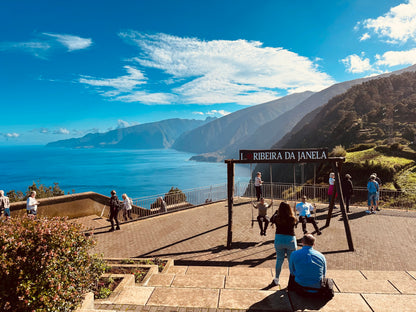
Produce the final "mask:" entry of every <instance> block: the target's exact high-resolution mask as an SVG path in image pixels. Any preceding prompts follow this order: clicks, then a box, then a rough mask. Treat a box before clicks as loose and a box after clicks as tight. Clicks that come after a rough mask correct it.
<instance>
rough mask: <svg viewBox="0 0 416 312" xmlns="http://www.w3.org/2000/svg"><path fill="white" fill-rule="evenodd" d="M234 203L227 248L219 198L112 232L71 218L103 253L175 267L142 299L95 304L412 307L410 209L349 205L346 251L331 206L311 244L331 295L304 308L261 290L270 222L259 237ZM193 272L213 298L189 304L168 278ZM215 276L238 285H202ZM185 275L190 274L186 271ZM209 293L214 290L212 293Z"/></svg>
mask: <svg viewBox="0 0 416 312" xmlns="http://www.w3.org/2000/svg"><path fill="white" fill-rule="evenodd" d="M235 204H236V205H235V207H234V226H233V242H234V243H233V248H232V249H231V250H227V249H226V248H225V246H224V245H225V244H226V235H227V206H226V202H220V203H214V204H209V205H205V206H201V207H197V208H193V209H189V210H185V211H180V212H176V213H170V214H166V215H162V216H159V217H154V218H149V219H145V220H140V221H134V222H129V223H124V224H122V225H121V230H120V231H115V232H112V233H108V232H107V231H108V229H109V223H108V222H107V221H106V220H105V219H101V218H97V217H87V218H83V219H79V220H78V221H79V222H81V223H82V224H84V226H85V227H86V228H88V229H89V230H92V229H94V230H93V231H92V232H93V233H94V236H95V238H96V240H97V246H96V248H95V250H94V251H95V252H97V253H103V254H104V256H105V257H118V258H124V257H125V258H127V257H161V258H172V259H174V260H175V266H174V268H175V267H177V268H176V269H173V268H172V270H176V271H172V272H168V273H170V274H173V276H171V277H169V278H171V280H170V282H169V283H167V282H166V281H165V282H163V283H162V284H161V285H160V284H157V283H156V284H154V285H153V284H150V285H148V286H150V288H151V291H150V290H149V289H150V288H149V289H148V290H147V291H148V296H147V297H146V300H144V301H143V302H142V304H139V305H129V304H128V302H126V304H123V303H121V302H118V304H115V303H113V304H109V305H100V306H99V308H102V309H110V310H115V311H129V309H130V310H131V311H231V310H226V309H241V311H246V310H247V309H248V310H249V311H255V310H264V309H266V310H267V309H268V310H274V311H277V310H279V309H281V310H282V311H303V310H308V309H309V311H310V310H320V311H321V310H322V311H391V310H397V311H416V248H415V246H414V242H415V241H416V234H415V233H416V213H415V212H406V211H393V210H386V209H385V210H382V211H380V212H378V213H377V214H375V215H366V214H365V208H363V207H352V208H351V211H352V213H351V214H349V219H350V226H351V232H352V236H353V242H354V247H355V251H353V252H350V251H348V244H347V240H346V237H345V230H344V223H343V221H342V218H341V214H340V212H339V210H335V211H334V215H333V217H332V220H331V225H330V227H328V228H323V229H322V235H321V236H318V238H317V244H316V249H317V250H319V251H321V252H323V253H324V254H325V256H326V258H327V263H328V270H329V273H328V276H329V277H333V278H334V280H335V283H336V286H337V291H338V293H337V294H336V297H335V298H334V299H333V300H331V301H330V302H329V303H328V304H327V305H325V306H320V307H316V306H315V307H313V306H306V307H305V306H302V304H300V305H299V302H300V301H299V300H298V299H296V297H293V295H292V296H288V295H287V293H286V292H285V291H283V290H282V291H279V290H275V289H266V288H265V287H266V286H267V285H268V284H269V283H270V281H271V278H272V276H273V274H274V273H273V269H274V266H275V258H274V257H275V251H274V246H273V239H274V228H270V229H269V231H268V233H267V236H265V237H264V236H263V237H262V236H260V235H259V230H258V226H257V224H256V223H255V224H254V226H253V227H251V214H252V209H251V206H250V204H249V203H247V202H244V201H242V200H241V201H240V202H238V201H237V202H236V203H235ZM317 210H318V213H317V220H318V221H319V223H318V226H320V227H321V228H322V227H323V226H324V224H325V220H326V214H327V208H326V207H324V206H323V205H318V209H317ZM254 213H255V212H254ZM271 213H272V212H271V211H270V214H271ZM308 230H310V231H312V230H313V228H312V225H311V224H308ZM296 235H297V237H298V238H301V237H302V231H301V226H300V225H299V226H298V228H297V229H296ZM195 266H199V268H198V267H195ZM283 269H284V272H285V273H284V274H282V278H281V280H282V286H283V287H285V284H284V282H283V281H284V280H285V276H286V275H288V270H287V263H286V262H285V263H284V266H283ZM194 270H203V272H205V273H203V272H202V275H201V276H202V277H199V278H195V277H193V278H192V279H194V280H199V281H200V284H199V287H200V288H199V290H198V293H199V294H201V295H202V294H204V293H205V292H208V293H209V290H212V289H215V291H213V292H212V293H211V295H210V296H214V297H212V298H211V300H212V302H213V303H211V304H206V305H202V306H201V305H198V304H197V305H195V303H194V302H199V301H198V300H197V298H198V297H200V296H194V297H193V296H192V295H190V293H189V291H190V290H189V288H188V287H191V286H189V285H188V286H185V288H178V287H179V286H178V285H179V284H176V285H175V284H174V281H175V280H176V278H177V275H178V274H180V275H186V274H190V273H189V272H191V274H192V272H193V271H194ZM223 270H226V271H224V272H223ZM233 270H234V271H233ZM235 270H243V271H245V272H255V271H257V270H263V273H264V270H266V271H268V273H265V274H263V273H261V274H260V273H258V272H257V273H255V274H251V273H250V274H248V273H245V274H236V273H235V272H236V271H235ZM232 272H234V273H232ZM240 272H241V271H240ZM185 273H186V274H185ZM247 274H248V275H259V276H262V277H261V278H260V280H259V279H258V278H255V281H254V280H253V278H248V277H244V276H245V275H247ZM285 274H286V275H285ZM204 275H205V277H203V276H204ZM218 275H220V276H223V277H222V278H223V280H224V279H225V280H226V281H228V283H230V282H229V280H230V277H228V278H227V276H231V275H239V277H235V278H240V282H237V283H236V285H240V287H235V286H230V287H227V283H223V284H222V285H223V286H222V287H215V288H212V287H211V286H209V284H208V283H209V281H210V280H213V279H214V280H215V279H218V277H215V276H218ZM207 276H209V277H207ZM159 278H160V277H159ZM180 279H181V277H179V280H180ZM188 279H189V280H192V279H191V278H190V277H188ZM219 279H221V278H219ZM201 281H203V282H201ZM231 281H232V279H231ZM234 282H235V281H234ZM177 283H180V282H179V281H178V282H177ZM231 283H232V282H231ZM191 284H192V283H191ZM194 284H195V282H194ZM204 285H205V286H204ZM228 285H230V284H228ZM244 285H245V286H244ZM152 287H153V288H152ZM175 287H176V288H175ZM194 287H195V285H194ZM227 288H232V289H227ZM235 288H239V289H235ZM181 289H182V290H181ZM247 289H250V291H247ZM233 291H234V293H233ZM215 293H216V294H218V295H217V297H216V296H215ZM163 294H165V295H163ZM207 296H208V295H207ZM227 296H228V297H227ZM204 297H205V295H204ZM286 297H287V298H286ZM158 298H159V299H158ZM160 298H165V299H160ZM175 298H176V299H175ZM184 298H185V301H184ZM227 298H228V299H227ZM247 298H249V299H248V301H249V302H248V301H247ZM267 298H268V299H267ZM273 298H274V299H273ZM278 298H281V299H282V298H283V299H282V300H283V301H285V302H286V303H287V302H290V305H289V306H287V305H286V308H282V307H281V306H280V308H276V307H274V308H273V306H271V305H270V304H268V303H267V302H269V301H270V300H271V301H270V302H272V301H273V302H276V300H277V299H278ZM285 298H286V299H287V300H289V301H287V300H286V299H285ZM195 300H196V301H195ZM221 300H223V301H221ZM224 300H225V301H224ZM227 300H228V301H227ZM277 301H279V300H277ZM185 302H187V304H185ZM224 302H228V303H227V304H226V303H224ZM270 302H269V303H270ZM201 304H203V303H201ZM262 304H263V305H262ZM181 307H182V308H181ZM186 307H193V309H191V310H189V309H188V308H186ZM264 307H266V308H264ZM152 309H153V310H152ZM181 309H182V310H181Z"/></svg>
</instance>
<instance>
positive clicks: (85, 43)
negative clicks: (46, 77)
mask: <svg viewBox="0 0 416 312" xmlns="http://www.w3.org/2000/svg"><path fill="white" fill-rule="evenodd" d="M41 35H43V36H40V35H38V39H37V40H31V41H26V42H25V41H24V42H3V43H0V50H2V51H4V50H20V51H23V52H27V53H30V54H33V55H34V56H36V57H39V58H43V59H46V57H47V55H48V52H50V51H51V50H52V49H57V48H59V47H61V46H62V45H63V46H65V47H66V48H67V49H68V51H69V52H71V51H75V50H82V49H86V48H88V47H89V46H91V45H92V40H91V39H89V38H81V37H78V36H73V35H65V34H51V33H42V34H41ZM46 37H48V38H46Z"/></svg>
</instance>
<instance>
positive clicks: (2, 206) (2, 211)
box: [0, 190, 10, 220]
mask: <svg viewBox="0 0 416 312" xmlns="http://www.w3.org/2000/svg"><path fill="white" fill-rule="evenodd" d="M2 215H4V216H5V217H6V220H7V219H9V218H10V201H9V197H7V196H4V191H3V190H0V217H1V216H2Z"/></svg>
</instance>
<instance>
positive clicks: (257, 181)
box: [254, 172, 263, 201]
mask: <svg viewBox="0 0 416 312" xmlns="http://www.w3.org/2000/svg"><path fill="white" fill-rule="evenodd" d="M262 184H263V181H262V180H261V172H257V176H256V178H255V179H254V187H255V188H256V197H257V201H259V200H260V197H261V195H262V191H261V185H262Z"/></svg>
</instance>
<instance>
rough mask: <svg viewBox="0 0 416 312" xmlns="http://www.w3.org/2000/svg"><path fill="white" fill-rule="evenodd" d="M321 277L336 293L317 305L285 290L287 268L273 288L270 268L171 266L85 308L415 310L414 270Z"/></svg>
mask: <svg viewBox="0 0 416 312" xmlns="http://www.w3.org/2000/svg"><path fill="white" fill-rule="evenodd" d="M155 272H156V271H155ZM327 275H328V276H329V277H331V278H333V279H334V282H335V287H336V288H335V291H336V294H335V297H334V298H333V299H332V300H331V301H329V302H328V303H325V304H324V305H323V304H322V302H321V301H316V300H311V299H310V298H308V299H307V300H305V298H303V297H300V296H298V295H296V294H294V293H288V292H287V291H286V289H285V288H286V287H287V281H288V278H289V271H288V269H287V268H283V270H282V272H281V275H280V281H281V289H279V287H277V286H273V285H270V283H271V281H272V279H273V276H274V269H272V268H247V267H213V266H199V267H197V266H177V265H172V266H170V267H169V268H168V269H167V270H165V271H164V272H163V273H155V274H152V275H151V276H150V278H149V279H148V280H147V282H146V283H145V284H144V285H140V286H137V285H134V284H131V283H124V284H125V286H124V288H123V289H122V290H118V291H117V293H118V294H117V296H114V297H113V298H112V299H111V300H95V301H94V308H95V309H96V310H93V309H91V307H89V309H88V311H89V312H97V311H100V310H106V311H130V310H132V311H142V309H145V308H147V309H149V308H154V309H155V311H169V312H171V311H181V310H180V309H179V308H182V309H184V310H183V311H185V310H186V311H188V309H194V310H191V311H208V310H209V309H214V310H210V311H218V310H219V311H222V310H223V309H237V310H241V311H245V310H258V311H303V310H315V311H320V310H323V311H372V309H373V310H374V311H376V310H377V309H374V307H379V308H383V307H391V306H392V304H393V305H394V307H396V308H397V309H396V310H397V311H402V310H403V311H405V310H406V309H408V308H409V307H411V308H415V309H414V311H416V272H406V271H367V270H365V271H364V270H363V271H358V270H329V271H328V274H327ZM369 302H371V305H370V304H369ZM381 310H382V309H381ZM81 311H83V312H84V310H81ZM86 311H87V310H85V312H86ZM377 311H378V310H377ZM409 311H413V310H409Z"/></svg>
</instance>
